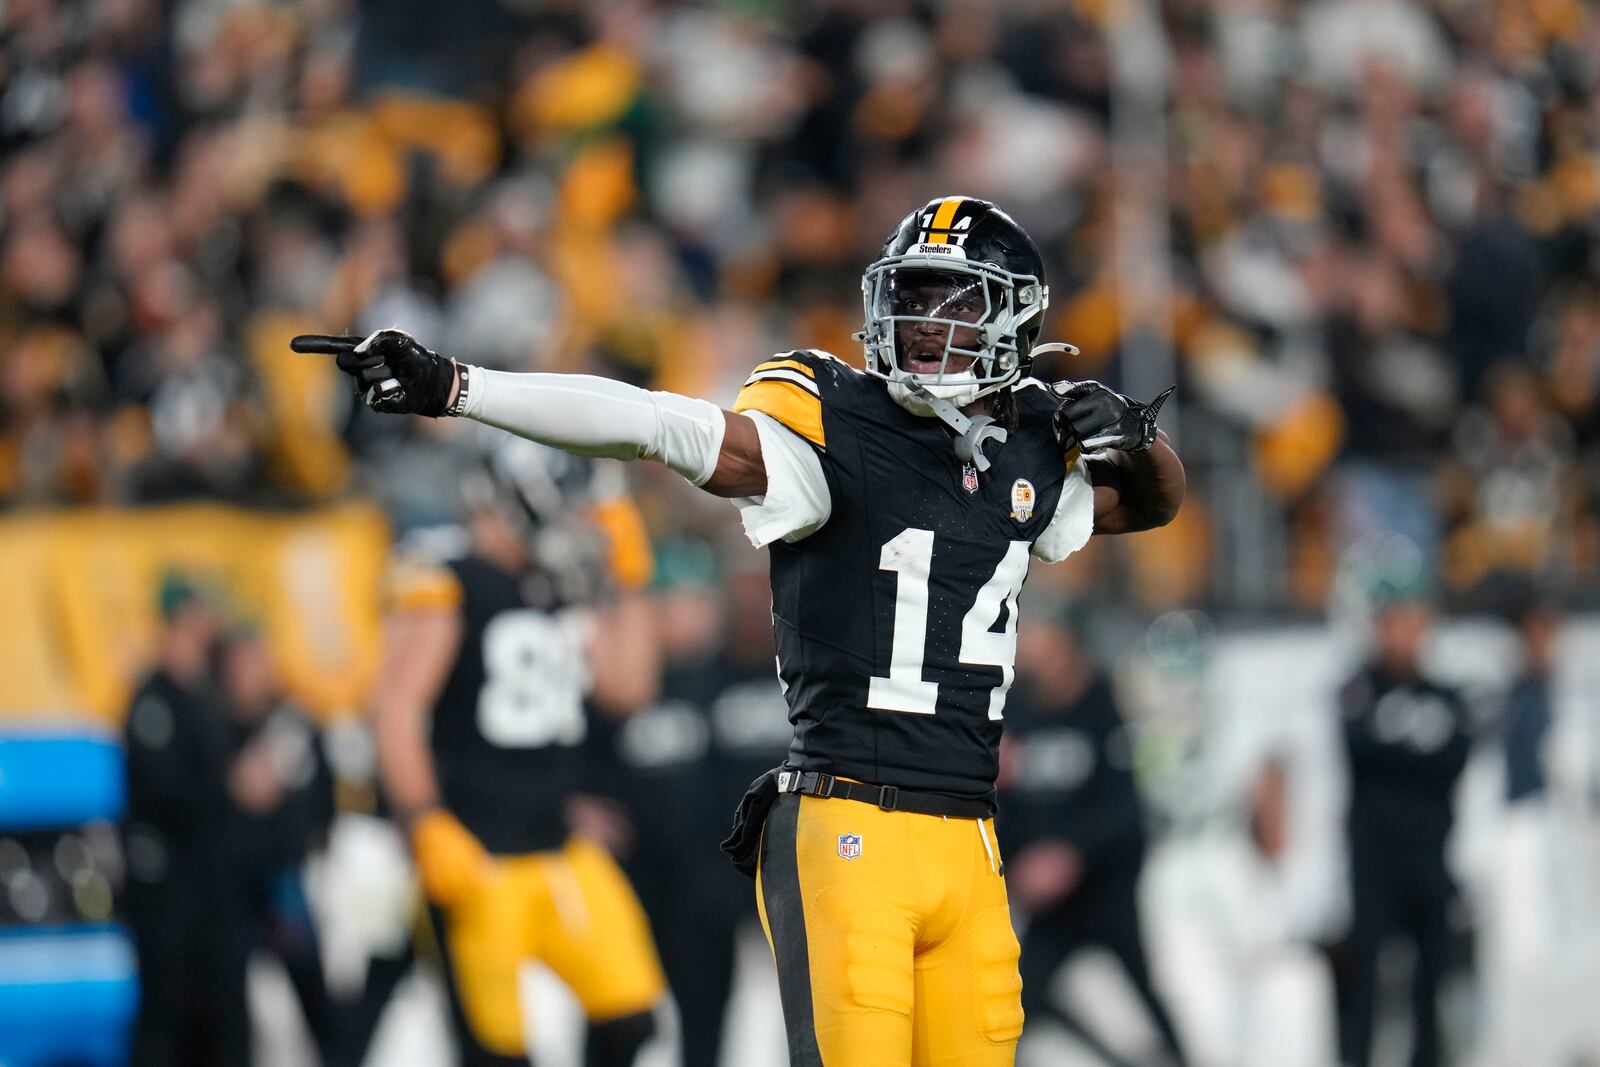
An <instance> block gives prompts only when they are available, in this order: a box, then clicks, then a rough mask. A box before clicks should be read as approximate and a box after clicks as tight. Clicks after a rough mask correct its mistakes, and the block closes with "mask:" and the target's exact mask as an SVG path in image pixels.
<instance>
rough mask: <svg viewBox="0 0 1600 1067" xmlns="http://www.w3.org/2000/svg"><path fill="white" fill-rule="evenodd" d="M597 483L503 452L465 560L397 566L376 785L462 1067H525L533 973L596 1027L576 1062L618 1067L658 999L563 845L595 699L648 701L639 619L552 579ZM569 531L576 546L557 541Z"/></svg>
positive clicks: (598, 889)
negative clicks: (393, 828)
mask: <svg viewBox="0 0 1600 1067" xmlns="http://www.w3.org/2000/svg"><path fill="white" fill-rule="evenodd" d="M590 467H592V464H590V463H589V462H588V461H585V460H577V459H574V458H573V457H570V456H566V455H564V454H562V453H559V452H555V451H553V450H550V449H545V448H541V447H540V446H537V445H533V444H529V443H527V442H518V441H514V440H510V441H507V442H506V443H505V445H503V446H501V447H499V448H496V449H495V450H494V451H493V452H492V453H491V454H490V456H489V459H488V463H487V464H486V468H485V470H486V473H483V474H477V473H468V472H464V477H466V478H467V483H466V489H467V495H468V496H469V498H470V515H469V518H468V524H469V530H470V534H471V552H470V553H469V554H468V555H466V556H464V557H462V558H459V559H454V560H451V561H450V562H448V563H444V564H427V563H421V562H417V561H415V560H410V561H405V562H403V563H402V564H401V565H400V566H399V567H397V569H396V573H395V576H394V579H393V589H392V594H391V598H392V603H391V606H390V615H389V621H388V634H387V638H386V645H387V648H386V654H385V661H384V666H383V669H382V672H381V674H380V677H379V681H378V686H377V690H376V693H375V695H374V697H373V701H372V707H373V716H374V724H375V731H376V735H377V743H378V759H379V768H380V772H381V775H382V781H383V786H384V788H385V790H386V792H387V795H388V797H389V798H390V801H391V803H392V804H393V806H394V810H395V813H396V816H397V818H398V819H399V820H400V822H401V824H402V825H403V826H404V827H405V828H406V829H407V831H408V832H409V835H410V838H411V843H412V847H413V850H414V852H415V856H416V862H417V869H418V873H419V875H420V878H421V881H422V886H423V890H424V892H425V894H426V896H427V898H428V901H429V903H430V909H429V910H430V915H431V918H432V923H433V928H434V931H435V933H436V935H437V937H438V941H439V948H440V955H441V957H442V962H443V964H444V965H445V971H446V976H447V978H448V985H449V992H450V1002H451V1009H452V1016H453V1019H454V1022H455V1026H456V1031H457V1036H458V1041H459V1044H460V1046H461V1051H462V1054H463V1058H464V1061H465V1062H466V1063H467V1064H468V1065H470V1067H477V1065H492V1064H493V1065H498V1064H520V1063H526V1062H527V1052H526V1047H525V1039H524V1034H525V1032H526V1026H525V1023H524V1020H523V1016H522V1011H521V1006H520V1003H519V995H518V972H519V970H520V969H521V967H522V966H523V964H524V963H526V962H528V961H530V960H539V961H541V962H543V963H544V964H545V965H546V966H548V967H549V968H550V969H551V970H552V971H554V972H555V973H556V975H557V976H559V977H560V978H561V979H562V980H563V981H564V982H565V983H566V984H567V985H568V986H569V987H570V988H571V990H572V992H573V993H574V994H575V995H576V997H577V999H578V1000H579V1002H580V1003H581V1004H582V1005H583V1008H584V1012H585V1014H586V1015H587V1017H588V1019H589V1033H588V1052H587V1060H586V1063H588V1064H589V1065H591V1067H627V1065H629V1064H631V1063H633V1061H634V1057H635V1055H636V1053H637V1052H638V1050H639V1048H640V1047H641V1046H642V1045H643V1044H644V1043H645V1041H646V1040H648V1038H649V1036H650V1035H651V1033H652V1031H653V1016H652V1009H653V1008H654V1006H655V1004H656V1002H657V1001H658V1000H659V999H660V998H661V995H662V993H663V992H664V984H663V979H662V975H661V968H660V964H659V963H658V962H657V959H656V953H655V948H654V946H653V944H652V942H651V939H650V932H649V927H648V924H647V922H646V920H645V917H644V913H643V912H642V910H641V909H640V907H639V904H638V902H637V900H636V899H635V898H634V895H633V891H632V889H631V888H630V887H629V885H628V883H627V880H626V879H625V878H624V877H623V875H622V872H621V871H620V870H619V869H618V868H617V866H616V864H615V863H614V862H613V861H612V859H611V857H610V856H609V855H607V853H606V852H605V851H604V850H603V849H602V848H601V847H599V846H598V845H597V844H595V843H593V842H592V841H589V840H585V839H584V838H581V837H578V836H575V835H569V833H568V829H567V822H566V812H565V809H566V805H567V803H568V801H569V798H570V797H571V794H572V792H573V790H574V789H575V788H576V787H577V786H578V785H579V783H580V781H581V777H582V768H581V749H580V748H579V746H580V744H581V743H582V741H583V739H584V734H585V731H586V729H587V718H586V712H585V702H586V700H588V701H592V702H593V703H594V704H595V705H597V706H598V707H599V708H600V709H602V710H603V711H609V712H612V713H627V712H630V711H632V710H634V709H636V708H638V707H640V706H641V705H643V704H645V703H646V702H647V701H648V700H649V699H650V698H651V697H652V696H653V695H654V693H655V686H656V682H657V678H656V674H657V665H656V652H655V646H654V639H653V635H652V633H651V630H650V619H649V614H648V605H646V604H645V603H643V602H642V600H641V598H639V597H638V596H633V595H625V596H621V597H618V598H615V599H612V600H611V601H610V602H609V603H607V604H605V605H603V606H601V605H598V604H594V603H589V602H587V599H588V598H587V597H580V598H579V599H574V597H573V593H572V591H571V590H569V589H568V588H567V587H566V583H565V582H564V581H563V579H565V578H567V577H569V576H572V575H583V574H589V573H593V572H594V571H595V570H597V569H598V567H597V566H596V565H590V564H589V563H588V561H586V560H584V559H582V558H578V559H577V560H575V561H574V560H571V559H569V558H567V557H570V556H571V555H572V554H573V553H583V552H585V551H587V550H588V546H591V545H593V544H595V543H597V542H598V540H599V534H598V531H589V532H588V533H587V534H585V533H584V531H583V529H582V527H579V529H578V536H575V537H574V536H571V535H570V533H571V529H572V527H573V524H574V522H575V521H578V520H580V519H581V517H583V516H584V514H585V512H586V511H589V510H591V509H593V508H594V507H597V506H602V505H600V504H598V503H597V502H596V501H594V500H592V499H588V497H589V495H590V489H591V472H590V470H589V468H590ZM563 534H567V535H566V536H563Z"/></svg>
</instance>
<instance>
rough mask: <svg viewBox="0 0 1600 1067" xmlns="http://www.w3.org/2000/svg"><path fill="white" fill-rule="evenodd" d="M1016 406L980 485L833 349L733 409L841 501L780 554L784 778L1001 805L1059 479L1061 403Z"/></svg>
mask: <svg viewBox="0 0 1600 1067" xmlns="http://www.w3.org/2000/svg"><path fill="white" fill-rule="evenodd" d="M1011 397H1012V399H1013V400H1014V410H1015V418H1014V420H1013V425H1011V426H1010V427H1009V433H1010V436H1009V439H1008V440H1007V441H1006V442H1005V443H1004V444H996V443H994V442H990V443H989V444H988V445H987V446H986V448H985V455H986V456H987V457H988V458H989V460H990V462H991V466H990V469H989V470H987V471H984V472H982V473H981V474H980V473H979V472H978V471H977V470H976V468H975V467H972V466H969V465H965V464H963V463H962V461H961V460H960V459H958V458H957V456H956V452H955V448H954V440H953V437H952V435H951V432H950V431H949V430H948V429H947V428H946V427H945V425H944V424H943V423H942V422H940V421H939V420H938V419H935V418H928V417H920V416H917V415H913V414H911V413H910V412H908V411H907V410H905V409H904V408H902V407H901V406H900V405H899V404H897V403H895V401H894V400H893V399H892V398H891V397H890V396H889V393H888V389H887V386H886V383H885V382H883V381H882V380H881V379H878V378H874V377H871V376H869V375H866V374H864V373H862V372H860V371H858V370H856V369H854V368H852V367H850V366H849V365H848V364H846V363H843V362H842V361H840V360H838V359H836V358H834V357H832V356H829V355H826V354H824V353H820V352H815V351H800V352H792V353H788V354H785V355H781V356H776V357H774V358H773V359H771V360H769V361H767V362H766V363H763V364H761V365H760V366H758V367H757V368H756V370H755V372H754V373H753V374H752V375H751V377H750V380H749V381H748V382H747V383H746V385H745V387H744V389H743V390H742V391H741V392H740V394H739V398H738V401H737V402H736V404H735V406H734V410H735V411H760V412H763V413H765V414H767V415H769V416H771V417H773V418H775V419H777V420H778V421H779V422H781V423H783V424H784V425H785V426H787V427H788V428H789V429H790V430H792V431H794V432H795V433H797V434H799V435H800V436H802V437H804V438H805V439H806V440H808V441H809V442H810V443H811V445H812V446H813V447H814V448H815V450H816V452H817V455H818V457H819V458H820V460H821V464H822V469H823V472H824V474H825V476H826V478H827V482H828V490H829V496H830V498H831V502H832V512H831V515H830V517H829V518H828V521H827V522H826V523H825V524H823V525H822V527H821V528H820V529H818V530H817V531H816V532H815V533H812V534H810V535H809V536H807V537H805V538H803V539H801V540H799V541H796V542H793V543H786V542H775V543H773V544H772V545H771V569H772V596H773V620H774V626H775V632H776V636H777V643H778V661H779V675H780V678H781V680H782V682H783V685H784V687H785V694H786V697H787V699H788V704H789V717H790V721H791V722H792V723H793V724H794V739H793V742H792V744H791V746H790V749H789V756H788V765H789V766H791V767H796V768H799V769H802V770H814V771H826V772H828V773H832V774H837V775H843V776H846V777H850V778H857V779H860V780H863V781H868V782H874V783H878V784H883V785H894V786H898V787H901V788H908V789H920V790H928V791H933V792H941V793H947V794H951V795H956V796H962V797H989V796H990V795H991V794H992V793H993V789H994V780H995V774H996V771H997V765H998V752H997V749H998V745H999V740H1000V722H1001V714H1002V709H1003V708H1004V706H1005V697H1006V690H1007V689H1008V688H1009V687H1010V685H1011V680H1012V676H1013V664H1014V661H1015V657H1016V627H1017V594H1018V593H1019V592H1020V591H1021V589H1022V584H1023V581H1024V580H1025V579H1026V577H1027V573H1028V563H1029V555H1030V548H1031V547H1032V545H1033V542H1034V541H1035V540H1036V539H1037V538H1038V537H1039V535H1040V534H1041V533H1043V532H1044V530H1045V528H1046V527H1047V526H1048V525H1049V524H1050V521H1051V519H1052V517H1053V516H1054V514H1055V511H1056V504H1057V502H1058V500H1059V499H1060V496H1061V493H1062V489H1063V485H1064V483H1065V481H1066V476H1067V463H1066V462H1065V461H1064V459H1063V456H1062V453H1061V449H1060V448H1059V446H1058V445H1057V443H1056V439H1055V435H1054V433H1053V432H1052V430H1051V427H1050V416H1051V414H1052V412H1053V410H1054V407H1055V405H1054V403H1053V400H1052V397H1051V394H1050V393H1049V392H1048V391H1047V390H1045V389H1044V388H1042V387H1041V386H1039V384H1038V383H1036V382H1026V383H1023V384H1020V385H1018V386H1016V387H1013V388H1012V390H1011ZM1073 462H1077V461H1076V460H1075V459H1074V460H1073Z"/></svg>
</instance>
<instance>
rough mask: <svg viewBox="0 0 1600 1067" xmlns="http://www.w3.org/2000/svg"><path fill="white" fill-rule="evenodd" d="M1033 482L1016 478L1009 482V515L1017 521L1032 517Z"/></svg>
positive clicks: (1025, 520)
mask: <svg viewBox="0 0 1600 1067" xmlns="http://www.w3.org/2000/svg"><path fill="white" fill-rule="evenodd" d="M1033 495H1034V494H1033V483H1032V482H1030V481H1028V479H1026V478H1018V479H1017V480H1016V481H1014V482H1012V483H1011V517H1012V518H1013V519H1016V520H1017V521H1018V522H1027V521H1028V520H1029V519H1031V518H1033Z"/></svg>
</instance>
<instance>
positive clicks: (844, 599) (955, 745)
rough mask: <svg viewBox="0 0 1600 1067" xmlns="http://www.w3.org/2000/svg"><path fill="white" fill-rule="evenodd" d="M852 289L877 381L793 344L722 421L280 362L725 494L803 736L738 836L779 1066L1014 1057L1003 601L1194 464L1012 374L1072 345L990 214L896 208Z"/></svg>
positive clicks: (396, 403) (407, 345) (532, 387)
mask: <svg viewBox="0 0 1600 1067" xmlns="http://www.w3.org/2000/svg"><path fill="white" fill-rule="evenodd" d="M862 290H863V296H864V305H865V312H866V323H865V328H864V330H863V331H862V334H861V340H862V342H863V344H864V347H865V364H866V366H865V370H856V369H854V368H853V367H851V366H850V365H849V364H847V363H845V362H843V361H842V360H839V359H837V358H835V357H833V356H831V355H829V354H827V353H824V352H819V351H795V352H788V353H783V354H780V355H777V356H774V357H772V358H770V359H767V360H764V361H762V362H761V363H760V364H758V365H757V366H756V368H755V370H754V372H753V373H752V374H751V375H750V377H749V379H748V380H747V382H746V383H745V386H744V388H743V390H742V391H741V392H740V394H739V396H738V399H737V400H736V401H735V403H734V405H733V408H732V410H729V411H723V410H720V409H718V408H717V407H716V406H715V405H713V404H710V403H707V402H705V401H702V400H694V399H690V398H688V397H684V396H678V395H675V394H671V393H663V392H647V391H645V390H642V389H637V388H633V387H631V386H627V385H624V384H622V383H619V382H614V381H610V380H607V379H602V378H595V377H586V376H572V375H560V374H512V373H502V372H495V371H488V370H483V369H481V368H478V367H470V366H465V365H462V364H458V363H456V362H455V361H453V360H450V359H448V358H445V357H443V356H440V355H437V354H435V353H433V352H430V351H428V350H427V349H426V348H424V347H423V346H422V345H420V344H419V343H417V341H416V340H415V339H413V338H412V337H410V336H409V335H407V334H404V333H401V332H398V331H393V330H388V331H380V332H378V333H375V334H373V335H371V336H369V337H367V338H364V339H363V338H358V337H326V336H303V337H299V338H296V339H295V341H294V343H293V347H294V348H295V350H296V351H301V352H320V353H326V354H332V355H335V356H337V358H338V361H339V366H340V367H341V368H343V369H344V370H345V371H346V372H348V373H349V374H351V375H352V376H354V377H355V379H356V382H357V387H358V388H359V389H360V390H361V391H362V392H363V394H364V395H365V397H366V400H367V403H368V404H369V405H370V406H372V407H373V408H375V409H377V410H379V411H393V412H413V413H418V414H423V415H432V416H440V415H465V416H468V417H470V418H474V419H477V420H478V421H480V422H484V423H487V424H489V425H491V426H498V427H501V428H503V429H507V430H510V431H512V432H514V433H517V434H520V435H522V436H524V437H529V438H532V439H535V440H538V441H543V442H545V443H548V444H553V445H556V446H558V447H560V448H564V449H568V450H570V451H573V452H577V453H580V454H586V455H598V456H614V457H619V458H630V459H637V458H647V459H655V460H659V461H661V462H664V463H665V464H667V465H668V466H669V467H671V468H672V469H673V470H675V471H677V472H678V473H680V474H682V475H683V476H684V477H686V478H688V479H689V480H690V481H691V482H692V483H693V484H695V485H697V486H699V487H701V488H703V489H705V490H706V491H707V492H710V493H712V494H714V495H718V496H723V497H730V498H733V499H734V500H735V501H736V502H737V503H738V505H739V507H740V509H741V512H742V516H743V521H744V525H745V530H746V533H747V534H748V535H749V537H750V539H751V541H752V542H753V543H755V544H756V545H758V546H768V547H769V548H770V550H771V551H770V557H771V584H772V594H773V605H774V606H773V621H774V627H775V630H776V637H777V648H778V670H779V676H780V680H781V681H782V683H783V685H784V687H785V691H786V696H787V699H788V702H789V711H790V719H791V721H792V722H793V723H794V740H793V742H792V744H791V746H790V749H789V756H788V758H787V760H786V761H785V763H784V765H783V766H782V767H781V768H779V769H777V770H775V771H774V772H772V773H771V774H769V775H767V776H764V777H763V778H762V779H760V780H758V781H757V782H756V783H755V784H754V785H753V786H752V788H751V791H750V793H749V794H747V795H746V798H745V801H744V802H743V803H742V804H741V806H740V813H739V816H738V817H737V819H736V825H735V832H734V834H733V836H732V837H730V839H729V841H728V843H727V845H726V846H725V847H727V848H728V850H729V851H730V853H732V854H733V855H734V857H735V862H736V863H739V864H740V865H741V867H742V868H743V869H747V870H748V871H750V872H751V873H754V874H756V875H757V899H758V904H759V906H760V909H761V914H762V919H763V922H764V924H765V926H766V928H767V934H768V937H769V939H770V940H771V942H772V947H773V952H774V955H775V957H776V959H777V963H778V972H779V984H780V989H781V991H782V997H783V1006H784V1016H785V1021H786V1024H787V1028H788V1031H789V1046H790V1059H791V1062H792V1063H793V1064H795V1065H796V1067H815V1065H820V1064H829V1065H833V1067H837V1065H840V1064H851V1065H853V1067H860V1065H873V1067H877V1065H906V1064H916V1065H929V1067H932V1065H940V1064H951V1065H954V1064H962V1065H967V1067H975V1065H989V1064H995V1065H998V1064H1009V1063H1011V1062H1012V1060H1013V1057H1014V1052H1015V1046H1016V1040H1017V1035H1018V1034H1019V1033H1020V1032H1021V1029H1022V1007H1021V1001H1020V996H1019V992H1020V987H1021V980H1020V978H1019V977H1018V973H1017V955H1018V950H1017V939H1016V935H1015V934H1014V933H1013V931H1012V928H1011V920H1010V916H1009V912H1008V910H1007V906H1006V896H1005V883H1004V880H1003V879H1002V877H1001V873H1000V872H1001V865H1000V861H999V857H998V855H997V853H996V850H995V846H994V834H993V825H992V822H991V816H992V815H993V809H994V800H993V797H994V781H995V774H996V768H997V755H996V752H997V747H998V744H999V739H1000V725H1001V713H1002V710H1003V708H1004V706H1005V695H1006V690H1007V689H1008V688H1009V687H1010V684H1011V679H1012V674H1013V659H1014V655H1015V647H1016V619H1017V615H1016V598H1017V594H1018V592H1019V591H1020V589H1021V587H1022V583H1023V580H1024V579H1025V578H1026V576H1027V572H1028V562H1029V558H1030V556H1032V557H1038V558H1041V559H1045V560H1048V561H1055V560H1060V559H1064V558H1065V557H1066V556H1067V555H1069V554H1070V553H1072V552H1073V551H1075V550H1076V549H1078V548H1080V547H1081V546H1082V545H1083V544H1084V543H1085V542H1086V541H1087V540H1088V538H1089V536H1090V534H1091V533H1092V532H1096V531H1098V532H1100V533H1123V532H1128V531H1133V530H1141V529H1147V528H1149V527H1152V526H1157V525H1161V524H1163V523H1165V522H1168V521H1170V520H1171V518H1172V517H1173V515H1175V514H1176V512H1177V509H1178V506H1179V503H1180V502H1181V500H1182V497H1183V492H1184V475H1183V467H1182V464H1181V463H1180V462H1179V461H1178V458H1177V455H1176V454H1175V453H1174V452H1173V450H1172V449H1171V447H1170V446H1169V445H1168V443H1167V441H1166V439H1165V437H1164V435H1162V434H1161V433H1160V432H1159V431H1158V430H1157V428H1156V413H1157V411H1158V410H1159V408H1160V401H1161V398H1157V400H1156V401H1154V402H1152V403H1151V404H1149V405H1144V404H1140V403H1137V402H1135V401H1133V400H1130V399H1129V398H1127V397H1125V396H1121V395H1119V394H1117V393H1115V392H1112V391H1111V390H1110V389H1108V388H1106V387H1105V386H1103V385H1100V384H1098V383H1095V382H1077V383H1067V384H1062V385H1060V386H1057V387H1046V386H1044V385H1043V384H1041V383H1040V382H1038V381H1035V380H1033V379H1031V378H1030V377H1029V376H1028V371H1029V368H1030V360H1031V357H1032V356H1033V355H1035V354H1036V353H1037V352H1039V351H1041V350H1044V349H1045V348H1046V347H1049V348H1054V349H1055V350H1058V351H1060V350H1068V349H1069V346H1065V345H1059V344H1058V345H1053V346H1040V345H1037V344H1036V342H1037V341H1038V338H1039V332H1040V326H1041V322H1042V317H1043V314H1044V311H1045V308H1046V306H1047V304H1048V297H1049V291H1048V289H1047V288H1046V286H1045V280H1044V266H1043V261H1042V260H1041V258H1040V256H1039V252H1038V249H1037V248H1036V247H1035V246H1034V243H1033V241H1032V240H1031V239H1030V238H1029V237H1028V235H1027V234H1026V233H1025V232H1023V230H1022V229H1021V227H1019V226H1018V225H1017V224H1016V223H1015V222H1014V221H1013V220H1012V219H1011V218H1010V217H1009V216H1008V215H1006V214H1005V213H1004V212H1003V211H1001V210H1000V209H998V208H997V207H995V206H994V205H993V204H990V203H988V202H986V201H983V200H976V199H972V198H969V197H961V196H951V197H944V198H942V199H939V200H935V201H932V202H930V203H929V204H927V205H925V206H924V207H921V208H919V209H917V210H916V211H913V212H912V213H911V214H910V215H908V216H906V218H905V219H904V220H903V221H902V222H901V223H900V224H899V226H898V227H896V229H895V230H894V232H893V233H892V234H891V235H890V236H889V240H888V242H887V243H886V244H885V246H884V248H883V251H882V254H881V255H880V257H879V258H878V259H877V260H876V261H875V262H874V263H872V264H871V266H869V267H868V268H867V271H866V273H865V275H864V276H863V278H862ZM1164 396H1165V394H1163V397H1164ZM1089 453H1093V454H1094V458H1093V459H1090V458H1087V454H1089Z"/></svg>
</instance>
